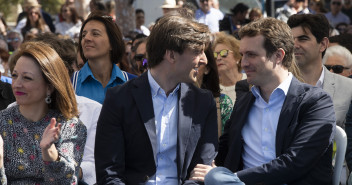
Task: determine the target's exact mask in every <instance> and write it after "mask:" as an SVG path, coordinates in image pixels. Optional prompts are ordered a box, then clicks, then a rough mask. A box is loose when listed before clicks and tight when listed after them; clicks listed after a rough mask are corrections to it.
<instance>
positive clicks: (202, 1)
mask: <svg viewBox="0 0 352 185" xmlns="http://www.w3.org/2000/svg"><path fill="white" fill-rule="evenodd" d="M204 1H206V2H209V0H200V2H201V3H204Z"/></svg>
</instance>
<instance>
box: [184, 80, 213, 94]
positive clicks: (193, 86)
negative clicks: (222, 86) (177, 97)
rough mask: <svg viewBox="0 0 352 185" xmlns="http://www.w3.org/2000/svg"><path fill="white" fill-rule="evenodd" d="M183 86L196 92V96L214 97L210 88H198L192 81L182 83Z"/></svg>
mask: <svg viewBox="0 0 352 185" xmlns="http://www.w3.org/2000/svg"><path fill="white" fill-rule="evenodd" d="M182 86H186V87H188V90H189V91H192V92H193V93H195V94H196V96H200V97H203V96H204V97H211V98H213V94H212V93H211V91H209V90H208V89H202V88H198V87H196V86H195V85H194V84H190V83H181V88H182Z"/></svg>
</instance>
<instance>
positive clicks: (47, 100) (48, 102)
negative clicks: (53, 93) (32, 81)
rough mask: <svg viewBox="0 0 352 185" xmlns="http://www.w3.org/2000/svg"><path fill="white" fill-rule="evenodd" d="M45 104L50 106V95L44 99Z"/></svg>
mask: <svg viewBox="0 0 352 185" xmlns="http://www.w3.org/2000/svg"><path fill="white" fill-rule="evenodd" d="M45 103H46V104H50V103H51V97H50V94H48V95H47V96H46V98H45Z"/></svg>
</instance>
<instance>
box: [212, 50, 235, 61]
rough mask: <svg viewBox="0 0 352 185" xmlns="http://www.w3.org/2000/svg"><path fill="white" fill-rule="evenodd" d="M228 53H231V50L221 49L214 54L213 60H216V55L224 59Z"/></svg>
mask: <svg viewBox="0 0 352 185" xmlns="http://www.w3.org/2000/svg"><path fill="white" fill-rule="evenodd" d="M229 52H232V51H231V50H227V49H223V50H221V51H219V52H214V58H215V59H217V58H218V55H220V56H221V57H222V58H226V57H227V55H229Z"/></svg>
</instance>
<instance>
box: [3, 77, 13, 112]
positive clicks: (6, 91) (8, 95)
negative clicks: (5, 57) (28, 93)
mask: <svg viewBox="0 0 352 185" xmlns="http://www.w3.org/2000/svg"><path fill="white" fill-rule="evenodd" d="M14 101H16V99H15V96H14V95H13V92H12V88H11V84H8V83H6V82H2V81H0V110H3V109H6V108H7V106H8V105H9V104H11V103H12V102H14Z"/></svg>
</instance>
